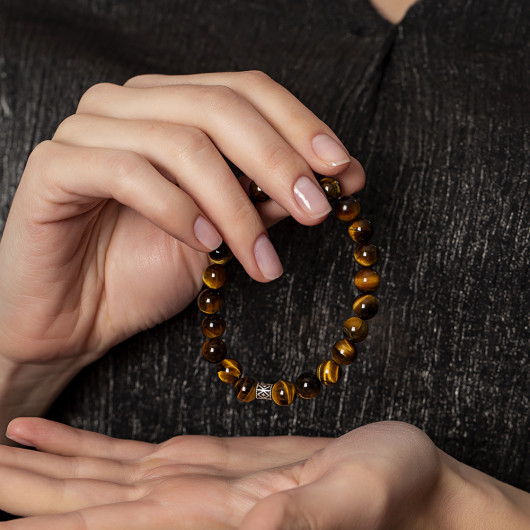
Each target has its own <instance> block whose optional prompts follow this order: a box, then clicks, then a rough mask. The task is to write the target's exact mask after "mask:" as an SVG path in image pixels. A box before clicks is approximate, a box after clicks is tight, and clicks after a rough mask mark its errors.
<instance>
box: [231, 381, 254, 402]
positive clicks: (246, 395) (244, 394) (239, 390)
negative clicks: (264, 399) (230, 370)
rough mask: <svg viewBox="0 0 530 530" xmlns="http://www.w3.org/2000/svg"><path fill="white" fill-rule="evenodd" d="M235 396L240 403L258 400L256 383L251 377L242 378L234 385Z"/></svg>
mask: <svg viewBox="0 0 530 530" xmlns="http://www.w3.org/2000/svg"><path fill="white" fill-rule="evenodd" d="M234 394H235V395H236V398H237V399H239V401H245V402H248V401H252V400H253V399H256V381H254V379H251V378H250V377H242V378H241V379H238V380H237V381H236V382H235V383H234Z"/></svg>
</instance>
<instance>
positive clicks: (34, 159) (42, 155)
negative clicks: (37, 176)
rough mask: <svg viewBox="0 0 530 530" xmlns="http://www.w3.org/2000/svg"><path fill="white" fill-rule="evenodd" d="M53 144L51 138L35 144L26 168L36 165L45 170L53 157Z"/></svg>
mask: <svg viewBox="0 0 530 530" xmlns="http://www.w3.org/2000/svg"><path fill="white" fill-rule="evenodd" d="M53 152H54V144H53V142H52V141H51V140H44V141H43V142H41V143H39V144H37V145H36V146H35V148H34V149H33V151H32V152H31V154H30V155H29V157H28V161H27V164H26V167H27V168H33V167H37V168H39V169H40V170H41V171H43V170H44V171H45V170H46V168H47V167H48V165H49V163H50V161H51V160H52V159H53V156H54V155H53Z"/></svg>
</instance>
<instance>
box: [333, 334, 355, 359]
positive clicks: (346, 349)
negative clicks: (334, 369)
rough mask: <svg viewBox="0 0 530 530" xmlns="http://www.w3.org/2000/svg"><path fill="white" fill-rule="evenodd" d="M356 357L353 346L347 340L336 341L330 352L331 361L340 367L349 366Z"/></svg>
mask: <svg viewBox="0 0 530 530" xmlns="http://www.w3.org/2000/svg"><path fill="white" fill-rule="evenodd" d="M356 355H357V351H356V350H355V344H353V342H351V341H349V340H348V339H342V340H339V341H337V342H336V343H335V344H334V345H333V350H331V356H332V357H333V360H334V361H335V362H336V363H337V364H341V365H346V364H351V363H352V362H353V361H354V360H355V356H356Z"/></svg>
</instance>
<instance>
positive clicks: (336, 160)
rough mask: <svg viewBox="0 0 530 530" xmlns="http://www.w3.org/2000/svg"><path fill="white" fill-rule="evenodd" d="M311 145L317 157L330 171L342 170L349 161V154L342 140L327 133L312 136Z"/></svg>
mask: <svg viewBox="0 0 530 530" xmlns="http://www.w3.org/2000/svg"><path fill="white" fill-rule="evenodd" d="M311 146H312V148H313V152H314V153H315V155H316V156H317V158H318V159H319V160H320V161H321V162H322V163H323V164H324V165H325V166H327V168H329V169H330V170H332V171H343V170H344V169H346V167H348V165H349V164H350V162H351V156H350V154H349V153H348V150H347V149H346V148H345V147H344V145H342V142H340V141H339V140H338V139H337V138H333V137H332V136H330V135H328V134H324V133H320V134H317V135H316V136H314V137H313V139H312V140H311Z"/></svg>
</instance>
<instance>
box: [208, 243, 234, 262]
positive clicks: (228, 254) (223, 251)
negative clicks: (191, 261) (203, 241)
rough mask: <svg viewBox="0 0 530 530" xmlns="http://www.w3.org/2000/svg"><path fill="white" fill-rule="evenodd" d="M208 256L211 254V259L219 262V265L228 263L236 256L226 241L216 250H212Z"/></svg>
mask: <svg viewBox="0 0 530 530" xmlns="http://www.w3.org/2000/svg"><path fill="white" fill-rule="evenodd" d="M208 256H210V260H211V261H213V262H214V263H218V264H219V265H224V264H225V263H228V262H229V261H230V260H231V259H232V258H233V257H234V255H233V254H232V251H231V250H230V249H229V248H228V245H227V244H226V243H225V242H223V243H221V245H220V246H218V247H217V248H216V249H215V250H212V251H211V252H210V253H209V254H208Z"/></svg>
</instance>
